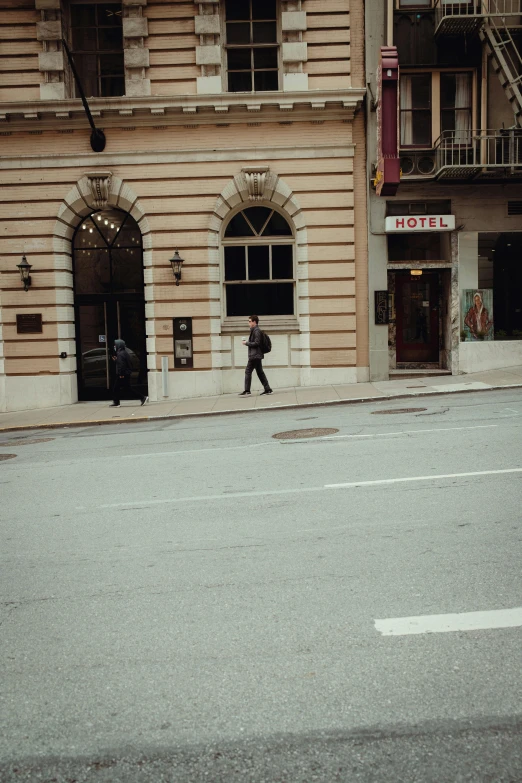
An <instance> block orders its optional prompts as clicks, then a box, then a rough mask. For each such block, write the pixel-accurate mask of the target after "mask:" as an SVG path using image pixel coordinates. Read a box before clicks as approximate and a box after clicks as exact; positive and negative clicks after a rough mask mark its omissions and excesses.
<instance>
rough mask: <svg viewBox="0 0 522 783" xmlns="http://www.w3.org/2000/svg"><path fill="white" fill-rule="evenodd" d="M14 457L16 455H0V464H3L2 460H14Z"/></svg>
mask: <svg viewBox="0 0 522 783" xmlns="http://www.w3.org/2000/svg"><path fill="white" fill-rule="evenodd" d="M15 457H16V454H0V462H3V461H4V459H14V458H15Z"/></svg>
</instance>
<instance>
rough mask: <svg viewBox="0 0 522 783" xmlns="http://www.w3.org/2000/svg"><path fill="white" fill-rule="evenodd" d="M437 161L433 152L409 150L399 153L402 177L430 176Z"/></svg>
mask: <svg viewBox="0 0 522 783" xmlns="http://www.w3.org/2000/svg"><path fill="white" fill-rule="evenodd" d="M436 166H437V161H436V158H435V153H433V152H411V153H406V154H404V155H401V176H402V177H430V176H432V175H433V174H434V173H435V168H436Z"/></svg>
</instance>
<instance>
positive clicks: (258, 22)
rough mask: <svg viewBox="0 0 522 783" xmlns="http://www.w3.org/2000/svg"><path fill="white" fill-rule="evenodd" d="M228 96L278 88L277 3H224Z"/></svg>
mask: <svg viewBox="0 0 522 783" xmlns="http://www.w3.org/2000/svg"><path fill="white" fill-rule="evenodd" d="M225 25H226V55H227V78H228V91H229V92H264V91H267V90H277V89H278V87H279V62H278V60H279V47H278V35H277V0H225Z"/></svg>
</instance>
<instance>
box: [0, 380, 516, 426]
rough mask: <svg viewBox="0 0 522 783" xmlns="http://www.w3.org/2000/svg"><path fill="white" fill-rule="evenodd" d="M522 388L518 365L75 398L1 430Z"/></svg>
mask: <svg viewBox="0 0 522 783" xmlns="http://www.w3.org/2000/svg"><path fill="white" fill-rule="evenodd" d="M504 388H522V366H521V367H508V368H506V369H502V370H489V371H486V372H480V373H473V374H469V375H442V376H435V377H428V378H426V377H422V376H419V378H411V377H410V378H404V379H401V380H393V381H380V382H376V383H353V384H350V385H346V386H312V387H293V388H289V389H281V390H279V389H276V390H275V391H274V393H273V394H272V395H269V396H263V397H260V396H259V392H260V391H261V389H259V390H254V391H253V392H252V395H251V396H250V397H239V396H238V394H222V395H219V396H217V397H197V398H194V399H188V400H167V401H161V402H149V403H148V404H147V405H145V406H143V407H141V406H140V405H137V404H136V403H135V402H134V401H129V402H126V401H123V402H122V405H121V408H110V407H109V405H110V402H109V401H107V402H79V403H76V404H75V405H64V406H62V407H59V408H43V409H32V410H26V411H16V412H12V413H0V432H9V431H10V430H28V429H29V430H31V429H40V428H57V427H74V426H89V425H95V424H118V423H122V422H126V423H128V422H134V421H154V420H155V419H175V418H178V417H188V416H209V415H218V414H230V413H239V412H242V411H254V412H255V411H261V410H271V409H272V410H273V409H274V408H285V407H286V408H300V407H309V406H316V405H331V404H347V403H353V402H368V401H370V400H381V401H385V400H394V399H400V398H408V397H419V396H421V395H433V394H449V393H456V392H467V391H485V390H491V389H504Z"/></svg>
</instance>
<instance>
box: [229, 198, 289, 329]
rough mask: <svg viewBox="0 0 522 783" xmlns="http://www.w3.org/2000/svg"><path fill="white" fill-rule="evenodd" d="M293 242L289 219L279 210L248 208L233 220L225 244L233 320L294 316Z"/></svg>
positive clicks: (260, 207) (230, 307) (262, 207)
mask: <svg viewBox="0 0 522 783" xmlns="http://www.w3.org/2000/svg"><path fill="white" fill-rule="evenodd" d="M238 218H240V220H238ZM246 232H248V233H246ZM265 232H266V236H264V234H265ZM274 234H275V236H274ZM293 239H294V238H293V234H292V231H291V228H290V226H289V225H288V223H287V222H286V220H285V218H284V217H283V216H282V215H281V214H280V213H279V212H276V211H275V210H274V209H270V208H268V207H264V206H258V207H248V208H246V209H244V210H242V211H240V212H238V213H237V214H236V215H234V216H233V217H232V219H231V220H230V221H229V223H228V226H227V228H226V230H225V238H224V241H223V248H224V281H223V283H224V285H223V288H224V302H225V310H226V315H227V317H232V318H234V317H239V316H244V315H247V314H248V312H251V311H256V312H259V313H260V314H261V315H263V316H283V315H293V314H294V312H295V273H294V244H293Z"/></svg>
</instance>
